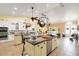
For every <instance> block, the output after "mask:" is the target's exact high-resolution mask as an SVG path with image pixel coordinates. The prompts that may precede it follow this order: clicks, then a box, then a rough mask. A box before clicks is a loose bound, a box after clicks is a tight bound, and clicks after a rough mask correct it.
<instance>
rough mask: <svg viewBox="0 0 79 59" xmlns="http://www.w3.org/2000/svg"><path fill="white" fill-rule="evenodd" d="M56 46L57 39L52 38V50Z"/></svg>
mask: <svg viewBox="0 0 79 59" xmlns="http://www.w3.org/2000/svg"><path fill="white" fill-rule="evenodd" d="M56 47H57V39H52V50H54V49H55V48H56Z"/></svg>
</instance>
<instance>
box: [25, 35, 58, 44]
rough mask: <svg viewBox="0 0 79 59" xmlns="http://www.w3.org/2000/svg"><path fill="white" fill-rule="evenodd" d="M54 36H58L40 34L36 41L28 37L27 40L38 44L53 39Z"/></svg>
mask: <svg viewBox="0 0 79 59" xmlns="http://www.w3.org/2000/svg"><path fill="white" fill-rule="evenodd" d="M53 38H56V37H52V36H39V37H37V38H36V40H35V41H33V40H31V39H26V40H25V41H26V42H28V43H30V44H32V45H37V44H40V43H42V42H45V41H49V40H52V39H53Z"/></svg>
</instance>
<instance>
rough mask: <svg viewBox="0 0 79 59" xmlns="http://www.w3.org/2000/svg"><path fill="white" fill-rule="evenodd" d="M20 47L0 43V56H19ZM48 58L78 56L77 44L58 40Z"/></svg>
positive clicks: (8, 43)
mask: <svg viewBox="0 0 79 59" xmlns="http://www.w3.org/2000/svg"><path fill="white" fill-rule="evenodd" d="M22 46H23V44H20V45H17V46H15V45H14V42H6V43H0V56H21V53H22ZM49 56H79V43H77V44H76V43H75V41H73V42H72V41H70V40H69V38H63V39H58V47H57V48H56V49H55V50H54V51H53V52H52V53H50V54H49Z"/></svg>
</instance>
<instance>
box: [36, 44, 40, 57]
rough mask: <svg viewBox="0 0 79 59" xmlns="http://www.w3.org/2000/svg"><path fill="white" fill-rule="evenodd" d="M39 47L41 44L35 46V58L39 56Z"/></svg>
mask: <svg viewBox="0 0 79 59" xmlns="http://www.w3.org/2000/svg"><path fill="white" fill-rule="evenodd" d="M40 46H41V44H38V45H36V46H35V56H41V49H40Z"/></svg>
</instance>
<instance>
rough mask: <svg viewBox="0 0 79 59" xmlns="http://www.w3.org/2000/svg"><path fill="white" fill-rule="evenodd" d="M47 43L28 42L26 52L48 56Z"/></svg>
mask: <svg viewBox="0 0 79 59" xmlns="http://www.w3.org/2000/svg"><path fill="white" fill-rule="evenodd" d="M46 44H47V43H46V42H43V43H40V44H37V45H32V44H30V43H28V42H26V45H25V53H26V54H28V55H29V56H46V55H47V45H46Z"/></svg>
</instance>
